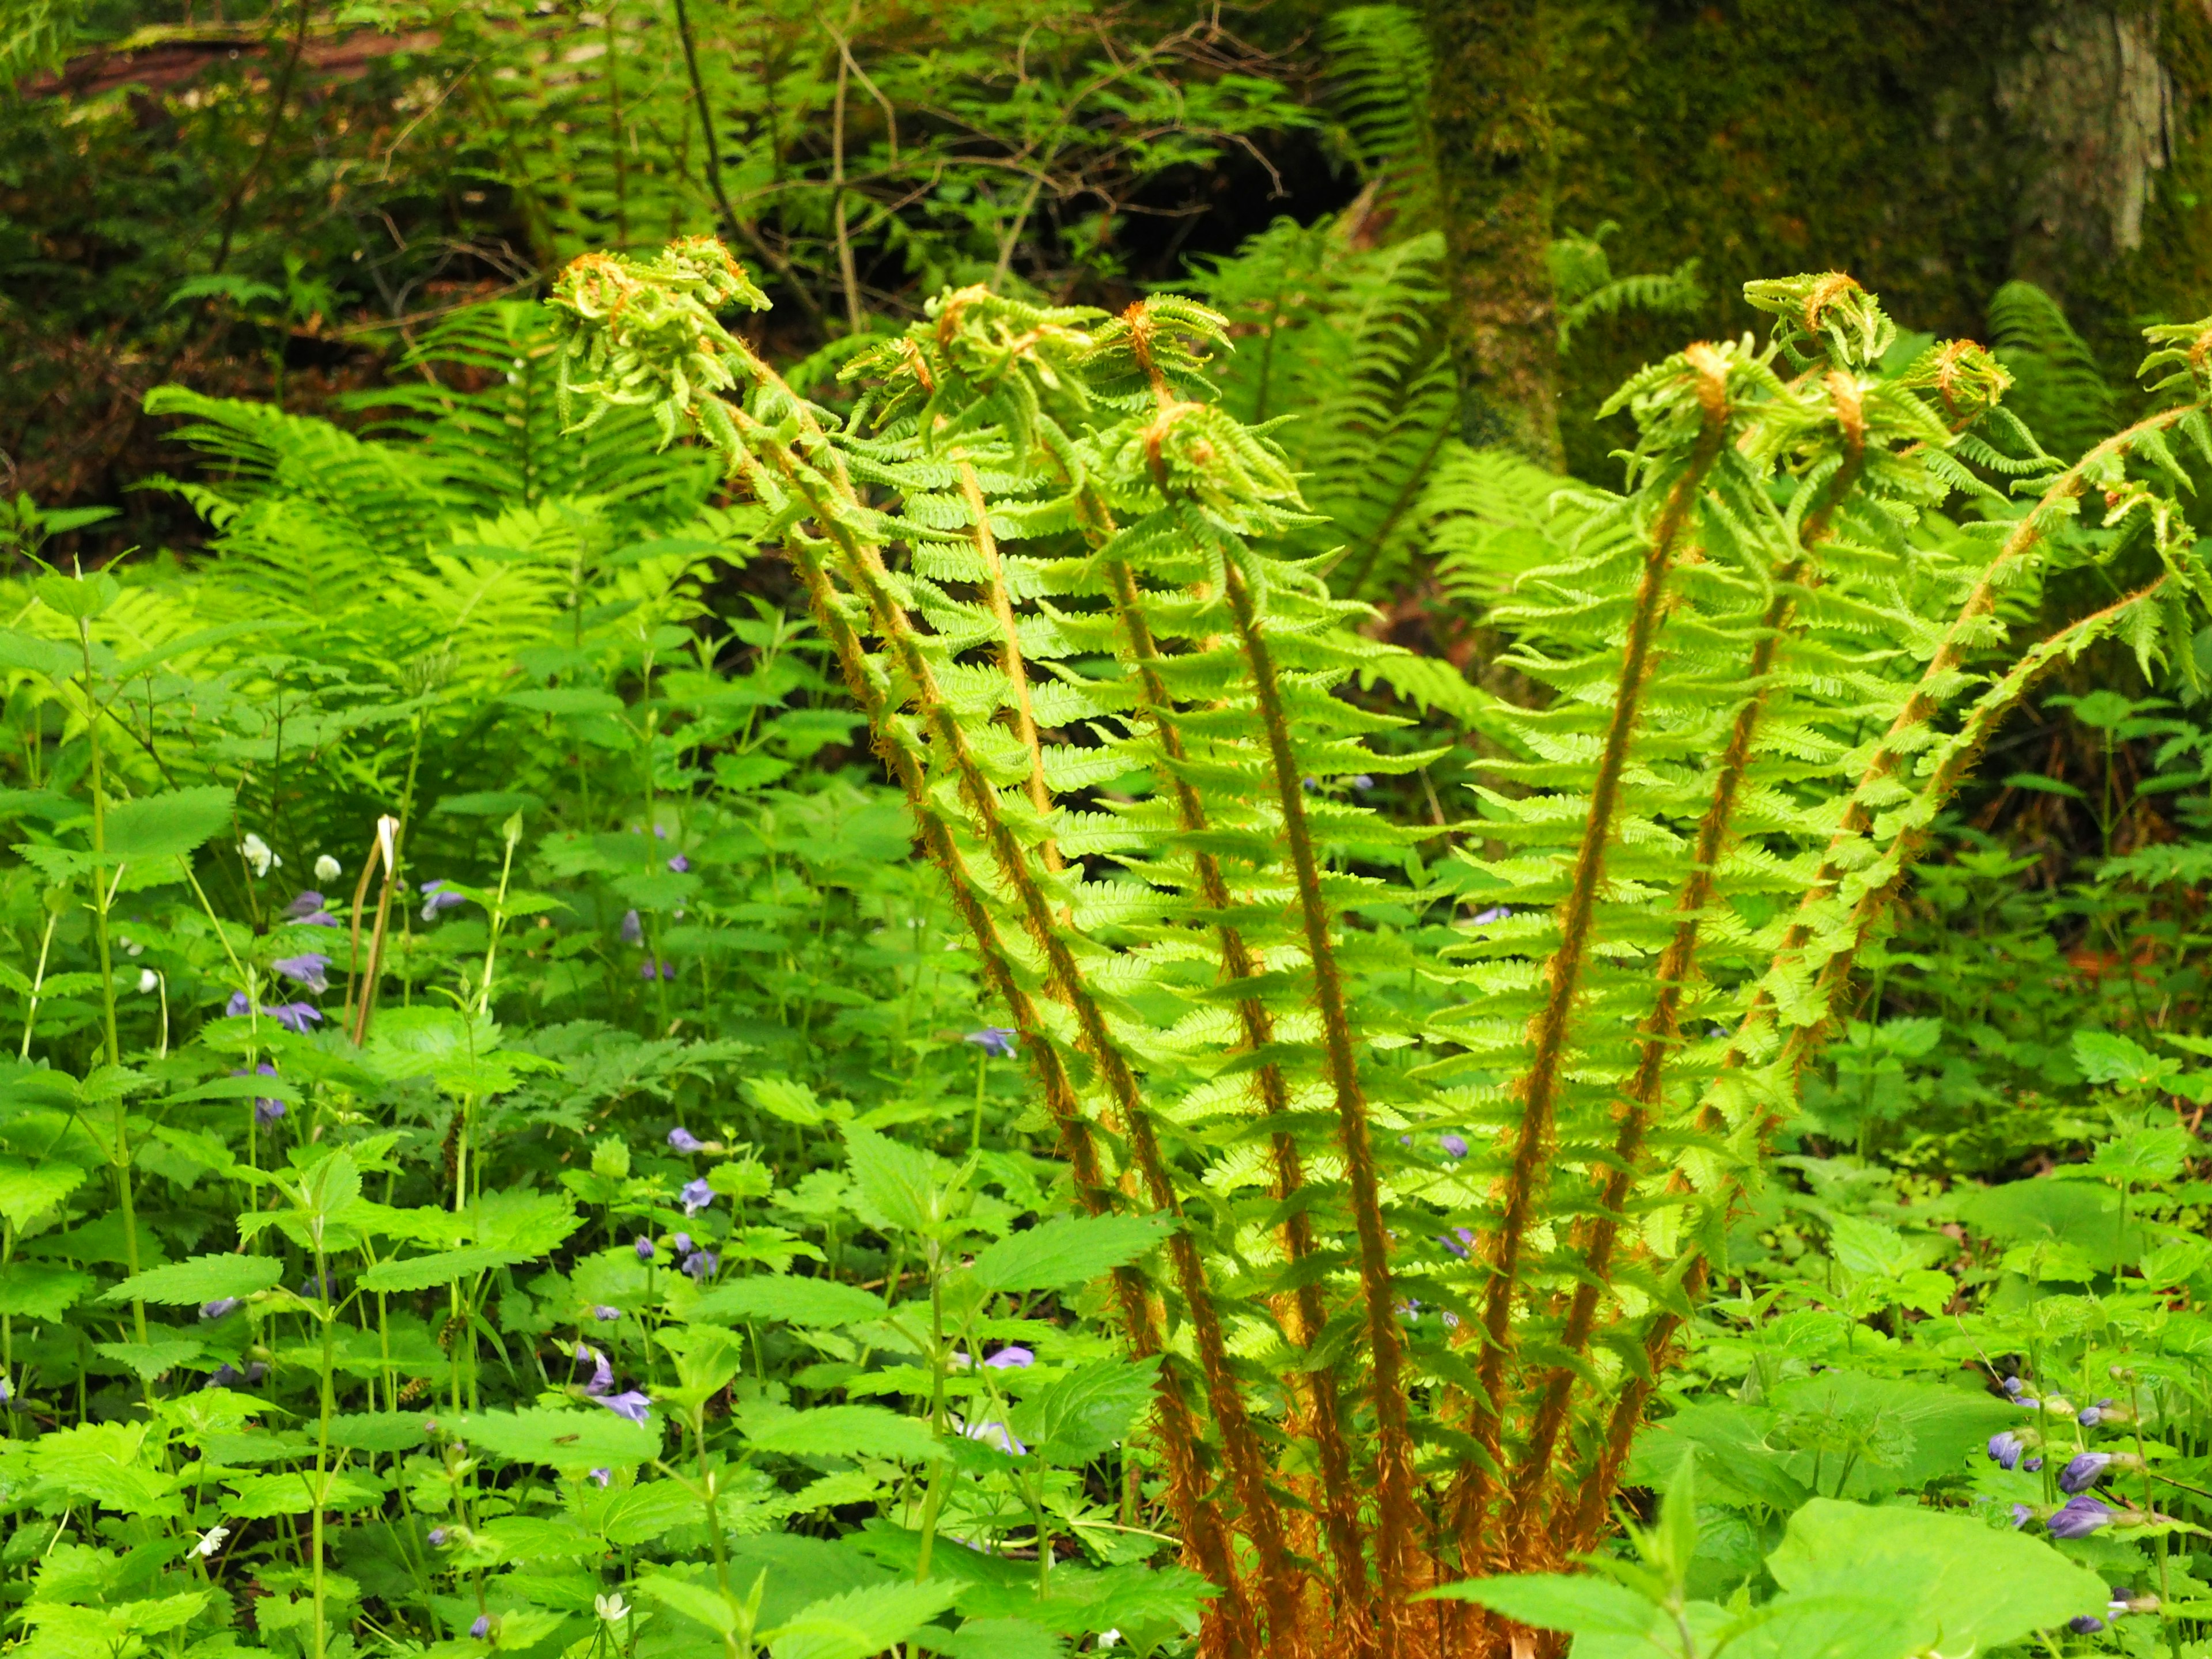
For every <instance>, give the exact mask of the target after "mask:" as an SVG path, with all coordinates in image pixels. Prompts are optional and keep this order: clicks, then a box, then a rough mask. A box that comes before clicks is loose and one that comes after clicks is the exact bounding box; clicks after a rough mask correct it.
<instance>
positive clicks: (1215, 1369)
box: [731, 410, 1299, 1653]
mask: <svg viewBox="0 0 2212 1659" xmlns="http://www.w3.org/2000/svg"><path fill="white" fill-rule="evenodd" d="M731 414H732V417H733V421H734V423H735V425H736V427H737V428H738V431H739V433H740V434H741V435H744V436H745V437H747V438H748V439H749V440H750V441H749V442H748V443H747V445H746V447H747V448H748V449H752V448H754V447H759V448H762V449H765V450H767V451H768V452H769V453H771V454H774V455H775V457H776V459H777V460H778V462H779V464H780V465H781V466H782V467H783V469H784V471H785V474H786V476H787V478H788V479H789V480H790V482H791V483H792V484H793V487H794V488H795V489H797V490H798V491H799V493H800V495H802V496H804V497H805V499H806V502H807V506H808V507H809V509H810V510H811V513H813V515H814V516H815V519H816V521H817V523H818V524H819V525H821V526H822V528H823V531H824V532H826V534H827V536H828V538H829V543H830V544H834V545H835V546H836V548H837V550H838V552H839V554H840V555H841V562H842V565H843V567H844V571H845V574H846V575H847V577H848V580H850V581H851V583H852V585H853V586H854V588H855V590H856V591H857V592H859V594H860V598H861V599H862V601H863V602H864V603H865V605H866V607H867V610H868V611H869V614H870V617H871V618H872V622H873V623H874V626H875V629H876V630H877V632H878V634H879V635H881V636H882V637H883V638H884V641H885V642H886V643H887V644H888V645H889V646H890V647H891V649H892V651H893V653H895V656H896V662H897V665H898V668H899V671H900V672H901V674H902V676H903V677H904V678H905V681H906V683H907V688H908V695H909V696H911V697H912V698H913V699H914V701H915V703H916V704H917V705H918V709H919V713H920V714H921V717H922V719H923V720H924V721H925V722H926V723H927V726H928V728H929V730H930V732H931V735H932V737H933V739H934V740H935V743H936V745H937V747H938V748H939V750H940V751H941V752H942V753H943V754H944V756H945V758H946V760H947V761H948V762H949V763H950V764H951V768H952V769H953V771H954V774H955V775H956V776H957V780H958V782H959V787H960V792H961V794H962V796H963V799H965V801H966V803H967V805H968V808H969V811H970V812H971V813H972V814H973V816H974V817H975V828H976V829H977V830H978V831H979V832H980V834H981V838H982V840H983V842H984V843H985V845H986V846H987V848H989V850H990V853H991V855H992V859H993V861H994V863H995V864H996V865H997V866H998V868H999V871H1000V875H1001V877H1002V878H1004V879H1005V880H1006V884H1007V885H1008V886H1009V887H1010V888H1011V889H1012V891H1013V893H1014V896H1015V897H1016V899H1017V901H1018V904H1019V906H1020V908H1021V910H1022V912H1023V917H1024V924H1025V926H1026V928H1027V930H1028V932H1029V933H1030V935H1031V937H1032V938H1033V939H1034V940H1035V941H1036V944H1037V945H1038V946H1039V947H1040V949H1042V951H1043V952H1044V955H1045V958H1046V961H1047V963H1048V968H1049V975H1050V982H1051V983H1053V984H1054V986H1055V987H1057V989H1058V992H1059V994H1060V998H1061V1000H1064V1001H1065V1002H1066V1004H1067V1005H1068V1006H1069V1008H1070V1010H1071V1011H1072V1012H1073V1013H1074V1015H1075V1018H1076V1023H1077V1027H1078V1029H1079V1031H1080V1032H1081V1033H1082V1036H1083V1042H1084V1046H1085V1048H1088V1049H1089V1050H1090V1052H1091V1058H1092V1060H1093V1061H1094V1062H1095V1063H1096V1064H1097V1066H1098V1069H1099V1073H1100V1074H1101V1076H1102V1078H1103V1079H1104V1081H1105V1083H1106V1085H1107V1088H1108V1091H1109V1095H1110V1096H1111V1097H1112V1098H1113V1100H1114V1103H1115V1107H1116V1109H1118V1110H1119V1112H1120V1113H1121V1118H1122V1122H1123V1129H1124V1133H1126V1134H1127V1137H1128V1139H1129V1145H1130V1150H1131V1152H1132V1153H1133V1155H1134V1158H1135V1161H1136V1164H1137V1166H1138V1170H1139V1173H1140V1174H1141V1175H1142V1176H1143V1178H1144V1182H1145V1186H1146V1191H1147V1194H1148V1195H1149V1196H1150V1198H1151V1200H1152V1204H1153V1206H1154V1207H1155V1208H1156V1209H1158V1210H1164V1211H1166V1212H1169V1213H1170V1214H1171V1215H1174V1216H1176V1218H1177V1219H1178V1220H1180V1219H1181V1218H1182V1208H1181V1203H1180V1200H1179V1199H1178V1197H1177V1194H1176V1188H1175V1183H1174V1181H1173V1178H1172V1176H1170V1173H1169V1171H1168V1170H1167V1167H1166V1162H1165V1159H1164V1157H1163V1155H1162V1153H1161V1152H1160V1148H1159V1143H1158V1137H1157V1136H1156V1135H1155V1133H1153V1129H1152V1120H1151V1115H1150V1113H1149V1111H1148V1110H1147V1109H1146V1105H1145V1103H1144V1100H1143V1097H1142V1096H1141V1094H1140V1092H1139V1090H1138V1088H1137V1085H1136V1079H1135V1078H1134V1076H1133V1073H1131V1072H1130V1070H1129V1066H1128V1063H1127V1058H1126V1056H1125V1055H1124V1054H1123V1053H1122V1052H1121V1048H1120V1046H1119V1045H1118V1044H1117V1043H1116V1042H1115V1041H1114V1039H1113V1036H1112V1034H1111V1032H1110V1030H1109V1028H1108V1025H1107V1022H1106V1018H1105V1014H1104V1012H1103V1010H1102V1009H1101V1008H1100V1006H1099V1005H1098V1002H1097V998H1096V997H1095V996H1094V995H1093V994H1091V988H1090V986H1089V984H1088V982H1087V981H1086V980H1085V976H1084V975H1083V973H1082V970H1081V969H1080V967H1079V965H1078V964H1077V963H1076V961H1075V958H1074V956H1073V952H1072V951H1070V950H1069V949H1068V946H1067V943H1066V939H1065V938H1064V937H1063V936H1062V933H1061V930H1060V926H1059V925H1056V918H1055V917H1054V914H1053V907H1052V904H1051V902H1050V900H1049V899H1048V896H1046V894H1045V892H1044V890H1043V888H1042V885H1041V884H1039V883H1038V881H1037V880H1036V875H1035V873H1034V872H1032V871H1031V870H1030V867H1029V864H1028V860H1026V858H1025V857H1024V850H1023V848H1022V846H1021V843H1020V842H1019V841H1018V838H1017V837H1016V836H1015V835H1014V833H1013V830H1012V828H1011V827H1010V826H1009V825H1008V823H1006V817H1005V815H1004V814H1003V812H1001V811H1000V804H999V800H998V797H997V793H996V791H995V788H994V786H993V784H992V783H991V781H990V780H989V779H988V778H987V777H986V776H985V775H984V773H983V770H982V768H981V764H980V763H978V762H977V760H976V758H975V752H974V750H973V749H972V748H971V746H970V745H969V742H968V738H967V734H966V732H963V730H962V729H961V726H960V724H959V721H958V720H957V717H956V716H955V715H954V714H953V713H952V711H951V708H950V706H949V705H947V703H946V702H945V699H944V697H943V696H942V694H941V693H940V692H939V690H938V687H937V680H936V675H935V671H933V668H932V667H931V665H930V663H929V659H928V657H927V653H925V652H924V651H923V649H922V647H921V640H920V637H919V636H918V635H916V633H915V629H914V627H913V624H912V623H911V621H910V620H909V619H908V616H907V613H906V610H905V607H904V606H903V605H902V604H901V603H900V602H899V601H898V599H896V596H895V595H894V594H893V593H892V592H891V591H890V572H889V570H888V569H887V568H885V567H884V563H883V560H882V556H881V554H880V552H879V550H878V549H877V548H876V546H875V545H874V544H873V543H872V541H870V540H869V539H868V538H866V537H864V536H862V535H860V534H859V533H858V532H856V531H855V530H854V527H853V526H851V525H850V524H849V523H848V521H847V519H846V516H845V513H844V512H843V511H842V510H841V509H843V508H845V507H848V506H851V505H854V502H853V501H852V497H851V489H850V486H849V484H844V486H843V488H842V489H825V488H823V486H824V485H825V484H827V483H828V481H827V480H826V479H824V478H823V477H822V475H821V474H820V473H818V472H817V471H814V470H813V469H812V468H811V467H809V466H806V465H804V464H803V463H800V462H799V461H798V459H797V458H796V457H795V456H794V455H793V453H792V452H791V451H789V450H788V449H787V448H785V447H782V446H781V445H779V444H777V443H776V442H775V439H774V437H773V435H770V434H769V432H768V430H767V428H764V427H763V426H762V425H761V424H760V423H759V422H757V421H755V420H754V419H753V417H752V416H750V414H748V413H746V412H745V411H744V410H732V411H731ZM817 430H818V428H817ZM841 482H842V481H841ZM841 497H842V499H841ZM824 580H825V581H826V572H825V573H824ZM847 637H848V638H849V637H850V635H849V629H848V630H847ZM841 649H842V647H841ZM854 649H855V650H856V651H857V650H858V649H859V646H858V641H854ZM868 684H869V687H870V690H871V691H872V690H873V687H872V681H870V682H868ZM864 706H866V705H864ZM875 708H884V704H883V702H882V700H881V698H880V696H878V697H877V698H876V699H875ZM871 712H872V713H873V712H874V710H873V709H872V710H871ZM884 712H885V713H886V714H888V710H887V709H885V710H884ZM915 783H916V784H917V785H919V786H921V787H923V788H924V789H925V794H924V797H923V799H927V795H926V781H924V780H923V779H922V778H921V776H919V775H917V776H916V778H915ZM1009 1006H1010V1007H1012V1006H1013V1005H1011V1004H1010V1005H1009ZM1027 1012H1029V1015H1030V1021H1029V1023H1022V1022H1021V1021H1020V1019H1019V1016H1018V1015H1017V1023H1018V1024H1019V1025H1020V1029H1022V1030H1024V1032H1030V1031H1041V1030H1042V1027H1041V1026H1039V1025H1038V1024H1036V1023H1035V1021H1036V1014H1035V1010H1034V1008H1033V1007H1031V1008H1029V1009H1028V1011H1027ZM1167 1249H1168V1255H1169V1258H1170V1261H1172V1262H1173V1264H1174V1266H1175V1270H1176V1287H1177V1289H1178V1290H1179V1291H1181V1292H1182V1297H1183V1303H1184V1308H1185V1311H1186V1313H1187V1315H1188V1317H1189V1319H1190V1322H1191V1329H1192V1334H1193V1336H1194V1338H1195V1339H1196V1342H1195V1346H1197V1348H1198V1351H1199V1362H1200V1370H1201V1372H1202V1374H1203V1376H1204V1377H1205V1381H1206V1395H1207V1403H1208V1405H1209V1406H1210V1407H1212V1411H1213V1416H1214V1420H1215V1425H1216V1427H1217V1429H1218V1431H1219V1432H1220V1435H1221V1439H1222V1445H1223V1450H1224V1454H1225V1459H1226V1461H1227V1462H1228V1464H1229V1468H1230V1471H1231V1478H1232V1480H1233V1481H1234V1483H1235V1485H1236V1486H1237V1497H1238V1501H1239V1503H1240V1504H1242V1505H1243V1508H1244V1510H1245V1511H1246V1517H1247V1524H1248V1525H1249V1526H1251V1527H1252V1528H1254V1529H1255V1544H1258V1545H1259V1546H1260V1547H1261V1553H1262V1556H1263V1561H1262V1566H1263V1573H1264V1575H1265V1576H1264V1577H1263V1579H1262V1583H1263V1584H1264V1585H1270V1586H1281V1587H1283V1590H1282V1593H1283V1594H1285V1595H1286V1594H1287V1586H1288V1583H1289V1572H1288V1564H1287V1561H1286V1560H1284V1559H1280V1557H1281V1550H1280V1542H1279V1530H1278V1529H1277V1528H1276V1527H1275V1522H1274V1513H1273V1510H1274V1506H1273V1501H1272V1499H1271V1498H1270V1496H1269V1494H1268V1493H1267V1487H1266V1475H1265V1466H1264V1464H1263V1462H1261V1457H1260V1452H1259V1444H1258V1439H1257V1436H1256V1434H1255V1431H1254V1430H1253V1428H1252V1425H1251V1421H1250V1418H1249V1413H1247V1412H1246V1411H1245V1409H1244V1405H1243V1395H1242V1393H1241V1390H1240V1389H1239V1388H1238V1385H1237V1381H1236V1378H1235V1376H1234V1375H1233V1373H1232V1372H1231V1370H1230V1367H1229V1360H1228V1352H1227V1346H1226V1343H1225V1340H1224V1338H1223V1335H1222V1329H1221V1323H1220V1319H1219V1316H1218V1313H1217V1311H1216V1310H1215V1309H1214V1305H1213V1299H1212V1291H1211V1288H1210V1287H1209V1286H1208V1285H1207V1284H1206V1276H1205V1268H1204V1264H1203V1262H1202V1261H1200V1257H1199V1255H1198V1249H1197V1245H1196V1243H1194V1241H1193V1240H1192V1239H1191V1238H1190V1237H1189V1236H1188V1231H1186V1230H1184V1229H1182V1228H1180V1227H1179V1228H1178V1229H1177V1230H1176V1232H1175V1233H1174V1234H1172V1235H1171V1236H1170V1238H1169V1240H1168V1245H1167ZM1161 1372H1162V1375H1163V1376H1166V1375H1168V1374H1169V1372H1170V1367H1169V1366H1167V1365H1163V1366H1162V1368H1161ZM1193 1439H1195V1433H1194V1431H1193ZM1191 1462H1192V1467H1193V1468H1195V1456H1194V1455H1193V1456H1192V1459H1191ZM1271 1536H1272V1539H1273V1544H1274V1550H1273V1553H1274V1554H1275V1555H1276V1557H1277V1558H1278V1559H1276V1560H1275V1561H1274V1562H1273V1567H1274V1568H1275V1569H1276V1571H1267V1567H1268V1565H1269V1563H1268V1562H1267V1560H1266V1559H1265V1558H1266V1557H1267V1554H1268V1553H1269V1552H1268V1543H1269V1541H1270V1538H1271ZM1207 1553H1209V1554H1212V1555H1213V1556H1214V1557H1215V1558H1216V1559H1214V1560H1212V1561H1209V1562H1208V1564H1207V1566H1208V1571H1209V1575H1210V1576H1212V1575H1216V1574H1226V1575H1227V1576H1226V1577H1220V1578H1219V1580H1218V1582H1220V1583H1221V1584H1222V1588H1223V1589H1224V1591H1225V1592H1235V1593H1236V1594H1237V1596H1238V1599H1239V1601H1240V1602H1241V1599H1242V1591H1241V1587H1240V1586H1239V1584H1238V1581H1237V1577H1236V1576H1235V1573H1234V1569H1233V1565H1231V1563H1230V1562H1229V1561H1228V1560H1227V1559H1225V1558H1226V1554H1227V1552H1226V1550H1225V1548H1221V1549H1213V1548H1212V1547H1209V1548H1208V1549H1207ZM1285 1611H1286V1612H1287V1613H1289V1614H1290V1615H1291V1616H1290V1617H1289V1618H1288V1619H1287V1620H1282V1621H1275V1620H1271V1623H1273V1629H1272V1630H1271V1632H1270V1637H1271V1638H1272V1639H1273V1641H1274V1642H1275V1643H1277V1644H1282V1646H1281V1649H1280V1650H1282V1651H1285V1652H1291V1653H1296V1652H1297V1651H1298V1650H1299V1645H1298V1634H1299V1632H1298V1626H1297V1619H1296V1617H1295V1613H1296V1608H1295V1606H1294V1605H1293V1604H1290V1603H1288V1602H1287V1601H1285ZM1271 1613H1273V1609H1272V1608H1271ZM1238 1622H1241V1623H1243V1624H1246V1625H1247V1626H1249V1613H1246V1614H1245V1615H1244V1618H1243V1620H1240V1621H1238ZM1246 1650H1247V1651H1256V1650H1257V1649H1256V1647H1251V1646H1248V1647H1247V1649H1246Z"/></svg>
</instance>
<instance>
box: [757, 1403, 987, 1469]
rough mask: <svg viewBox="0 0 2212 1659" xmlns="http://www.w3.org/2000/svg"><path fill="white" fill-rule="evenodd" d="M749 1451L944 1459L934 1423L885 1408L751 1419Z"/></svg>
mask: <svg viewBox="0 0 2212 1659" xmlns="http://www.w3.org/2000/svg"><path fill="white" fill-rule="evenodd" d="M743 1426H744V1431H745V1443H746V1445H747V1447H748V1448H749V1449H751V1450H753V1451H758V1452H781V1453H784V1454H786V1455H789V1456H793V1457H887V1458H892V1459H895V1460H896V1461H898V1462H903V1463H921V1462H930V1461H932V1460H933V1459H935V1458H938V1457H941V1456H942V1455H944V1452H943V1450H942V1449H941V1448H940V1447H939V1445H938V1443H937V1440H936V1437H934V1436H933V1435H932V1434H931V1433H930V1431H929V1425H927V1424H926V1423H923V1422H921V1421H919V1420H917V1419H915V1418H911V1417H902V1416H901V1415H900V1414H899V1413H896V1412H890V1411H885V1410H884V1408H883V1407H880V1406H817V1407H815V1408H814V1409H813V1410H811V1411H803V1412H788V1413H783V1414H781V1415H779V1416H774V1417H770V1416H765V1415H763V1416H760V1417H757V1418H749V1419H746V1420H745V1422H744V1425H743Z"/></svg>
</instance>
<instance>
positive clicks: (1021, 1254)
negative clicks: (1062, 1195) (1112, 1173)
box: [969, 1214, 1175, 1291]
mask: <svg viewBox="0 0 2212 1659" xmlns="http://www.w3.org/2000/svg"><path fill="white" fill-rule="evenodd" d="M1173 1231H1175V1221H1174V1219H1173V1218H1171V1217H1170V1216H1167V1215H1164V1214H1162V1215H1095V1216H1060V1217H1057V1218H1054V1219H1053V1220H1050V1221H1048V1222H1045V1223H1043V1224H1042V1225H1039V1226H1036V1227H1031V1228H1030V1229H1028V1230H1027V1231H1023V1232H1018V1233H1010V1234H1008V1235H1007V1236H1006V1237H1004V1238H1002V1239H1000V1240H999V1242H998V1243H995V1244H993V1245H991V1246H989V1247H988V1248H987V1249H984V1250H982V1251H981V1252H979V1253H978V1254H977V1255H976V1257H975V1261H974V1262H973V1263H972V1264H971V1265H970V1267H969V1273H972V1274H973V1275H974V1276H975V1282H976V1283H977V1284H978V1285H980V1286H981V1288H983V1289H984V1290H987V1291H1059V1290H1066V1289H1069V1288H1071V1287H1073V1286H1074V1285H1084V1284H1088V1283H1089V1282H1090V1281H1091V1279H1096V1278H1097V1277H1098V1275H1099V1274H1101V1273H1107V1272H1110V1271H1111V1270H1112V1269H1114V1268H1115V1267H1121V1265H1122V1264H1123V1263H1125V1262H1129V1261H1135V1260H1136V1259H1137V1258H1138V1257H1139V1256H1140V1255H1144V1253H1145V1252H1146V1251H1147V1250H1149V1249H1152V1248H1153V1247H1154V1246H1155V1245H1157V1244H1158V1243H1160V1241H1161V1240H1162V1239H1164V1238H1165V1237H1167V1236H1168V1235H1169V1234H1170V1233H1171V1232H1173Z"/></svg>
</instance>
